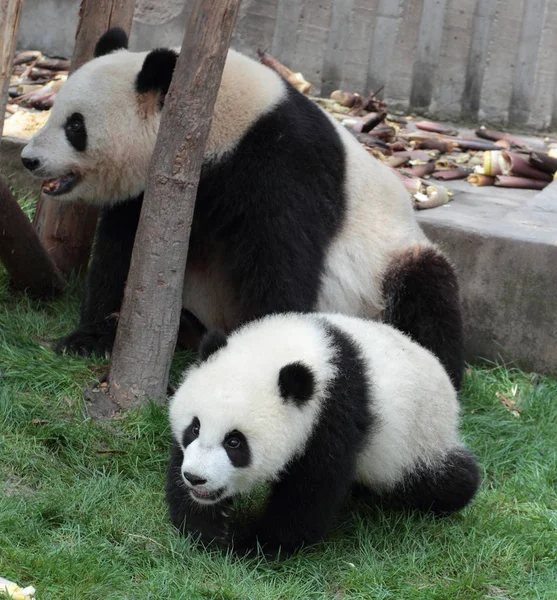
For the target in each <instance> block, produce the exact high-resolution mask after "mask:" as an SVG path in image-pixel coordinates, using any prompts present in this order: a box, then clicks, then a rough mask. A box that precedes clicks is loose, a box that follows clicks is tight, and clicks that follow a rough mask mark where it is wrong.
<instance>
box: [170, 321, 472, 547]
mask: <svg viewBox="0 0 557 600" xmlns="http://www.w3.org/2000/svg"><path fill="white" fill-rule="evenodd" d="M199 356H200V359H199V362H198V363H197V364H195V365H193V366H192V367H191V368H190V369H189V370H188V371H187V373H186V375H185V379H184V381H183V383H182V384H181V386H180V388H179V389H178V391H177V392H176V394H175V396H174V398H173V399H172V401H171V405H170V415H169V416H170V424H171V427H172V434H173V448H172V452H171V458H170V464H169V468H168V479H167V500H168V504H169V509H170V516H171V519H172V521H173V523H174V525H175V526H176V527H177V528H178V529H179V530H181V531H182V532H184V533H185V532H190V533H193V534H195V535H197V536H199V537H200V538H201V540H203V541H205V542H209V541H211V540H217V541H220V542H221V543H225V544H233V545H234V549H235V550H237V551H240V552H242V553H243V552H251V553H253V552H255V551H256V549H257V547H258V544H259V546H260V547H261V548H262V549H263V551H264V552H265V554H266V555H268V556H276V555H277V554H278V553H279V552H280V555H281V556H285V555H288V554H291V553H292V552H294V551H295V550H296V549H298V548H300V547H301V546H304V545H308V544H312V543H314V542H317V541H319V540H320V539H322V538H323V537H324V536H325V535H326V534H327V532H328V531H329V529H330V528H331V526H332V525H333V522H334V520H335V517H336V516H337V515H338V513H339V511H340V509H341V507H342V505H343V503H344V502H345V500H346V499H347V496H348V494H349V492H350V490H351V488H352V486H353V485H354V484H358V486H359V487H361V486H363V487H364V488H367V489H368V490H369V491H370V492H371V493H372V495H373V496H375V497H377V498H379V499H380V500H381V501H382V502H383V503H386V504H387V505H390V506H394V507H399V508H414V509H419V510H424V511H432V512H434V513H450V512H453V511H456V510H459V509H461V508H462V507H464V506H466V505H467V504H468V503H469V502H470V500H471V499H472V497H473V496H474V494H475V492H476V490H477V488H478V484H479V479H480V478H479V471H478V466H477V464H476V462H475V460H474V458H473V457H472V455H471V454H470V452H469V451H468V450H467V449H466V448H465V447H464V446H463V445H462V444H461V442H460V439H459V433H458V419H459V405H458V401H457V396H456V393H455V390H454V388H453V385H452V384H451V381H450V379H449V377H448V375H447V373H446V371H445V370H444V368H443V367H442V366H441V364H440V363H439V361H438V360H437V359H436V358H435V357H434V356H433V354H431V353H430V352H429V351H428V350H425V349H424V348H422V347H421V346H419V345H418V344H416V343H414V342H413V341H411V340H410V339H409V338H408V337H407V336H405V335H404V334H403V333H400V332H399V331H397V330H395V329H394V328H392V327H390V326H388V325H385V324H381V323H377V322H372V321H365V320H361V319H358V318H355V317H348V316H343V315H338V314H335V315H332V314H319V313H306V314H301V313H288V314H278V315H271V316H267V317H264V318H262V319H261V320H258V321H253V322H251V323H249V324H247V325H245V326H243V327H242V328H240V329H238V330H237V331H235V332H234V333H233V334H231V335H230V336H229V337H228V338H227V337H226V336H225V335H224V334H223V333H221V332H218V331H212V332H210V333H209V334H207V335H206V336H205V338H204V340H203V343H202V345H201V348H200V354H199ZM261 483H271V484H272V488H271V492H270V496H269V498H268V501H267V505H266V508H265V511H264V513H263V515H262V517H261V518H260V519H259V520H258V521H257V522H256V523H255V525H254V526H253V530H252V531H250V532H248V533H246V534H242V533H240V534H239V535H237V534H236V533H233V532H232V531H229V529H231V528H229V526H228V521H229V505H230V504H231V501H232V499H233V498H234V497H235V496H236V495H238V494H244V493H248V492H250V491H251V490H252V489H253V488H254V487H255V486H257V485H259V484H261Z"/></svg>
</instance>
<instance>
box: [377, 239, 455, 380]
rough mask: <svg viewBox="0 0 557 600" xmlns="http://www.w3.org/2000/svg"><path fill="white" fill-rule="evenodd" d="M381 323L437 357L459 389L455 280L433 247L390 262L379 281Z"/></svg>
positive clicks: (417, 249) (418, 248)
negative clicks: (382, 304)
mask: <svg viewBox="0 0 557 600" xmlns="http://www.w3.org/2000/svg"><path fill="white" fill-rule="evenodd" d="M383 299H384V302H385V310H384V313H383V319H384V321H385V322H386V323H388V324H389V325H392V326H393V327H396V328H397V329H398V330H400V331H402V332H403V333H406V334H408V335H409V336H410V337H411V338H412V339H413V340H414V341H416V342H418V343H419V344H420V345H422V346H423V347H424V348H427V349H428V350H430V351H431V352H433V354H435V355H436V356H437V358H439V360H440V361H441V363H442V364H443V366H444V367H445V369H446V370H447V372H448V374H449V376H450V377H451V380H452V382H453V384H454V386H455V387H456V389H457V390H458V389H460V386H461V384H462V375H463V370H464V337H463V326H462V312H461V304H460V296H459V286H458V279H457V275H456V272H455V269H454V267H453V266H452V265H451V263H450V262H449V261H448V260H447V259H446V258H445V257H444V256H443V255H442V254H441V253H440V252H439V251H438V250H436V249H435V248H432V247H424V246H418V245H416V246H414V247H412V248H409V249H408V250H405V251H404V252H401V253H399V254H398V255H397V256H395V257H394V258H393V259H392V260H391V262H390V263H389V265H388V267H387V269H386V271H385V273H384V277H383Z"/></svg>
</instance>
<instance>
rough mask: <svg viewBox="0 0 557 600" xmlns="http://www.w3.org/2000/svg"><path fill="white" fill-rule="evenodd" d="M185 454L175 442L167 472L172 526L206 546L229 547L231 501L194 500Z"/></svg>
mask: <svg viewBox="0 0 557 600" xmlns="http://www.w3.org/2000/svg"><path fill="white" fill-rule="evenodd" d="M182 460H183V453H182V450H181V448H180V446H179V445H178V444H177V443H176V442H174V443H173V446H172V451H171V455H170V462H169V465H168V470H167V481H166V499H167V502H168V508H169V513H170V520H171V521H172V524H173V525H174V527H176V529H178V531H180V533H182V534H188V533H189V534H191V535H192V536H193V537H196V538H198V539H199V540H201V541H202V542H203V543H205V544H209V543H211V542H215V543H217V544H218V545H222V546H228V544H229V541H230V538H229V517H230V511H231V506H230V504H231V502H230V501H229V500H225V501H223V502H219V503H217V504H211V505H208V506H206V505H201V504H200V503H199V502H196V501H195V500H193V498H192V497H191V496H190V493H189V491H188V490H187V488H186V486H185V483H184V480H183V478H182Z"/></svg>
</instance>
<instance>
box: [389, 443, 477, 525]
mask: <svg viewBox="0 0 557 600" xmlns="http://www.w3.org/2000/svg"><path fill="white" fill-rule="evenodd" d="M479 484H480V471H479V468H478V464H477V462H476V460H475V459H474V457H473V456H472V454H471V453H470V452H469V451H468V450H466V449H465V448H457V449H455V450H452V451H451V452H449V453H448V454H447V455H446V456H445V457H444V458H443V460H442V461H440V463H438V464H436V465H427V466H426V465H424V466H419V467H417V468H416V470H415V471H414V472H413V473H410V474H408V475H407V477H406V478H405V479H404V480H403V481H402V482H401V483H399V484H398V485H397V486H396V487H395V488H394V490H392V491H391V492H389V493H388V494H386V495H381V496H380V499H381V502H382V503H384V504H385V505H388V506H391V507H393V508H402V509H416V510H420V511H424V512H433V513H435V514H438V515H445V514H450V513H452V512H455V511H457V510H460V509H462V508H464V507H465V506H466V505H467V504H468V503H469V502H470V501H471V500H472V498H473V497H474V495H475V494H476V491H477V489H478V486H479Z"/></svg>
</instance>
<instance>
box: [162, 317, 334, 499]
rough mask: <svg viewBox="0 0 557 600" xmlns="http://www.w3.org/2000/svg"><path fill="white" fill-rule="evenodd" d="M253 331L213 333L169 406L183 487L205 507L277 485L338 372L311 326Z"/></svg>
mask: <svg viewBox="0 0 557 600" xmlns="http://www.w3.org/2000/svg"><path fill="white" fill-rule="evenodd" d="M252 325H255V327H254V326H252ZM252 325H247V326H245V327H244V328H242V329H240V330H239V331H237V332H235V333H234V334H232V335H231V336H230V337H229V338H228V339H227V338H226V337H225V336H224V334H221V333H216V332H212V333H210V334H208V337H206V338H205V339H204V341H203V343H202V345H201V349H200V362H199V363H198V364H197V365H194V366H193V367H192V368H190V370H189V371H188V372H187V373H186V376H185V379H184V381H183V383H182V385H181V386H180V388H179V389H178V391H177V392H176V394H175V396H174V398H173V399H172V401H171V404H170V414H169V416H170V423H171V427H172V433H173V437H174V441H175V443H176V444H177V445H178V446H179V447H180V449H181V451H182V454H183V461H182V466H181V474H180V476H181V481H180V485H182V487H183V488H184V489H185V490H187V491H188V492H189V494H190V495H191V497H192V498H193V499H195V500H196V501H198V502H199V503H201V504H212V503H214V502H218V501H219V500H222V499H224V498H228V497H232V496H234V495H236V494H241V493H247V492H249V491H251V490H252V489H253V488H254V487H255V486H256V485H258V484H260V483H264V482H269V481H272V480H274V479H276V478H277V477H278V476H279V475H280V474H281V472H282V471H283V470H284V468H285V467H286V466H287V464H288V463H289V462H290V460H291V459H292V458H293V457H295V456H297V455H298V454H300V453H302V452H303V450H304V447H305V444H306V442H307V440H308V439H309V437H310V435H311V431H312V429H313V426H314V424H315V423H316V421H317V419H318V415H319V412H320V408H321V406H322V401H323V397H324V395H325V394H326V388H327V382H328V381H329V380H330V378H331V377H332V376H333V374H334V372H335V369H334V367H333V366H332V365H331V363H330V361H329V359H330V352H331V351H330V349H329V346H328V344H329V342H328V339H327V338H326V336H325V334H324V332H323V331H322V330H321V329H320V328H319V327H311V326H308V323H307V320H306V321H305V323H304V322H303V321H302V320H300V319H298V318H297V317H296V316H285V315H277V316H273V317H268V318H266V319H264V320H263V321H260V322H258V323H255V324H252Z"/></svg>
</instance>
